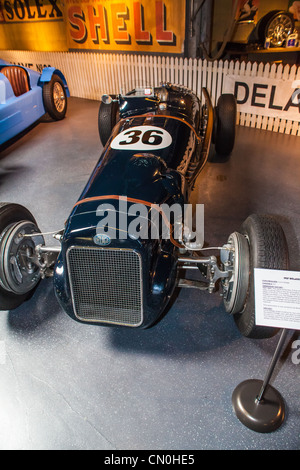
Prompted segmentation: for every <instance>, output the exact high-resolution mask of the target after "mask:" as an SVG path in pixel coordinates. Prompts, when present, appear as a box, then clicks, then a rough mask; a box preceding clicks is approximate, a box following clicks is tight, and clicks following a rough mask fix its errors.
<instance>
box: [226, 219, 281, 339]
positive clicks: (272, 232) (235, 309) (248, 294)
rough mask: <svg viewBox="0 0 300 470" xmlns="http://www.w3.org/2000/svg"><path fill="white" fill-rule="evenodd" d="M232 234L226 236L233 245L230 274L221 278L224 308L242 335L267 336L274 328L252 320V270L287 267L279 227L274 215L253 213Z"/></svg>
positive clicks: (270, 334) (273, 332) (253, 303)
mask: <svg viewBox="0 0 300 470" xmlns="http://www.w3.org/2000/svg"><path fill="white" fill-rule="evenodd" d="M233 235H234V234H232V235H231V236H230V237H229V242H230V243H233V248H234V250H233V253H234V256H233V263H232V268H233V270H232V275H231V278H230V279H228V281H226V280H225V281H223V298H224V304H225V309H226V311H227V312H228V313H231V314H233V317H234V321H235V323H236V325H237V327H238V329H239V331H240V332H241V333H242V334H243V335H244V336H246V337H249V338H269V337H271V336H273V335H274V334H275V333H276V331H277V330H276V329H275V328H270V327H264V326H258V325H256V323H255V298H254V269H255V268H263V269H280V270H286V269H289V255H288V248H287V242H286V238H285V235H284V232H283V229H282V227H281V225H280V224H279V223H278V222H277V220H276V219H275V217H273V216H270V215H257V214H253V215H251V216H249V217H248V218H247V219H246V220H245V222H244V223H243V224H242V226H241V229H240V231H239V232H238V236H233ZM245 241H247V243H245ZM225 283H226V284H225Z"/></svg>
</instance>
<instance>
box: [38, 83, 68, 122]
mask: <svg viewBox="0 0 300 470" xmlns="http://www.w3.org/2000/svg"><path fill="white" fill-rule="evenodd" d="M43 101H44V106H45V110H46V112H47V113H48V114H49V116H51V117H52V118H53V119H55V120H56V121H59V120H61V119H63V118H64V117H65V115H66V112H67V94H66V90H65V86H64V83H63V81H62V80H61V78H60V77H58V76H57V75H55V74H54V75H53V76H52V78H51V80H50V82H48V83H45V84H44V87H43Z"/></svg>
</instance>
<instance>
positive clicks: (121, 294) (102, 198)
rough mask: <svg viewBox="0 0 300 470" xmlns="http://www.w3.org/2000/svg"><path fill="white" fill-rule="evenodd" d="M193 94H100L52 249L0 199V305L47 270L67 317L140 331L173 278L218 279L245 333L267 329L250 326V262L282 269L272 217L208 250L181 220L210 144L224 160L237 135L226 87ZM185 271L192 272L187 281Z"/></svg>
mask: <svg viewBox="0 0 300 470" xmlns="http://www.w3.org/2000/svg"><path fill="white" fill-rule="evenodd" d="M202 94H203V97H204V99H203V100H200V99H199V98H198V97H197V96H195V94H194V93H192V92H191V91H190V90H188V89H186V88H184V87H181V86H177V85H171V84H168V83H166V84H162V85H161V86H160V87H157V88H153V87H151V86H146V87H134V88H132V89H129V90H128V91H126V90H124V91H123V92H122V93H121V94H120V95H118V96H108V95H105V96H103V97H102V102H101V104H100V108H99V134H100V139H101V141H102V144H103V146H104V149H103V151H102V153H101V155H100V158H99V161H98V162H97V164H96V166H95V169H94V170H93V172H92V175H91V177H90V179H89V180H88V182H87V184H86V187H85V188H84V190H83V192H82V193H81V195H80V196H79V199H78V201H77V203H76V204H75V206H74V207H73V208H71V210H70V215H69V217H68V218H67V220H66V222H65V225H64V228H62V230H61V231H59V232H57V233H54V237H55V238H56V239H58V240H59V241H60V246H59V247H57V246H56V247H51V246H46V245H45V242H44V238H43V234H42V233H41V232H40V230H39V228H38V226H37V223H36V221H35V218H34V217H33V215H32V214H31V213H30V212H29V211H28V210H27V209H26V208H25V207H23V206H21V205H19V204H14V203H2V204H0V310H8V309H13V308H16V307H18V306H19V305H21V303H22V302H23V301H24V300H26V298H27V297H28V296H29V295H32V292H33V290H34V289H35V287H36V286H37V285H38V283H39V281H40V279H41V278H44V277H47V276H53V280H54V288H55V292H56V296H57V299H58V301H59V303H60V304H61V306H62V307H63V309H64V310H65V311H66V313H67V314H68V315H69V316H70V317H71V318H72V319H74V320H76V321H78V322H81V323H83V324H93V325H106V326H107V325H109V326H118V327H121V326H122V327H123V326H124V327H131V328H148V327H150V326H152V325H154V324H155V323H156V322H157V321H158V320H159V319H160V318H161V317H162V315H163V313H164V312H165V311H166V308H167V305H168V303H169V301H170V299H171V298H172V295H173V293H174V290H175V287H176V286H179V287H188V288H198V289H202V290H203V289H204V290H207V291H208V292H209V293H212V292H214V291H215V289H216V288H220V289H221V291H222V296H223V300H224V307H225V310H226V312H228V313H229V314H230V315H232V316H233V317H234V320H235V322H236V324H237V327H238V329H239V330H240V331H241V333H242V334H243V335H245V336H248V337H256V338H257V337H267V336H269V335H271V334H273V333H274V332H273V330H272V329H271V328H265V327H262V326H258V325H256V323H255V308H254V268H256V267H260V268H269V269H271V268H273V269H276V268H277V269H287V268H288V251H287V246H286V241H285V237H284V233H283V230H282V228H281V226H280V225H279V223H278V222H277V220H275V219H274V218H273V217H271V216H264V215H255V214H254V215H250V216H249V217H248V218H247V219H246V220H245V222H244V223H243V224H242V226H241V228H240V229H239V230H237V231H235V232H233V233H231V234H230V235H229V237H228V238H227V240H226V241H225V243H224V244H223V245H221V246H219V247H215V248H213V247H211V248H210V247H204V243H203V242H204V240H203V237H201V236H199V237H198V236H197V230H196V232H195V233H193V228H192V227H191V226H190V225H189V222H188V219H186V218H185V214H184V210H185V208H186V207H187V206H189V204H188V201H189V198H190V194H191V192H192V189H193V186H194V183H195V180H196V178H197V176H198V174H199V172H200V171H201V170H202V168H203V167H204V165H205V163H206V161H207V160H208V157H209V150H210V147H211V141H212V142H213V145H214V147H215V150H216V152H217V153H218V154H219V159H220V158H221V159H222V158H223V159H224V160H225V161H226V159H227V158H228V156H229V155H230V153H231V151H232V148H233V145H234V138H235V122H236V103H235V98H234V96H233V95H230V94H224V95H221V96H220V98H219V100H218V103H217V106H216V107H215V108H213V106H212V103H211V100H210V97H209V94H208V91H207V90H206V89H203V93H202ZM212 148H213V147H212ZM171 209H172V211H171ZM173 209H174V211H173ZM138 214H139V215H138ZM198 228H200V230H198V232H199V231H200V232H201V229H202V228H203V227H202V226H199V227H198ZM196 229H197V226H196ZM207 250H208V251H207ZM212 250H215V252H214V251H212ZM189 270H193V271H192V272H193V273H198V275H199V278H198V279H197V278H196V279H195V278H193V279H186V278H185V276H184V273H186V272H188V271H189Z"/></svg>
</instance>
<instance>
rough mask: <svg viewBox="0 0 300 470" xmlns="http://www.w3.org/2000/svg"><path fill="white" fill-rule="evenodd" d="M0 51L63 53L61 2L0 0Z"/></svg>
mask: <svg viewBox="0 0 300 470" xmlns="http://www.w3.org/2000/svg"><path fill="white" fill-rule="evenodd" d="M0 23H1V24H0V49H4V50H5V49H7V50H29V51H30V50H31V51H65V50H67V44H66V33H65V19H64V3H63V0H0Z"/></svg>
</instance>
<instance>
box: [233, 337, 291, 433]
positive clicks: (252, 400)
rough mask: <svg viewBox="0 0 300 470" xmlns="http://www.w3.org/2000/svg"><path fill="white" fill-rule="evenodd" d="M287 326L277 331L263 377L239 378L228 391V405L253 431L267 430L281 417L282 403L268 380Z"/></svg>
mask: <svg viewBox="0 0 300 470" xmlns="http://www.w3.org/2000/svg"><path fill="white" fill-rule="evenodd" d="M288 331H289V330H287V329H283V330H282V331H281V335H280V338H279V341H278V344H277V347H276V350H275V352H274V355H273V358H272V360H271V362H270V365H269V368H268V370H267V373H266V376H265V379H264V381H262V380H257V379H250V380H246V381H244V382H241V383H240V384H239V385H238V386H237V387H236V389H235V390H234V392H233V394H232V405H233V409H234V411H235V414H236V415H237V417H238V419H239V420H240V421H241V422H242V423H243V424H244V425H245V426H247V427H248V428H250V429H252V430H253V431H257V432H261V433H268V432H273V431H275V430H276V429H278V428H279V427H280V426H281V424H282V423H283V421H284V416H285V404H284V400H283V398H282V396H281V395H280V393H279V392H278V391H277V390H276V389H275V388H274V387H272V386H271V385H270V384H269V381H270V379H271V376H272V373H273V371H274V368H275V366H276V364H277V361H278V359H279V357H280V354H281V351H282V348H283V345H284V342H285V339H286V337H287V334H288Z"/></svg>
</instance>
